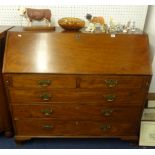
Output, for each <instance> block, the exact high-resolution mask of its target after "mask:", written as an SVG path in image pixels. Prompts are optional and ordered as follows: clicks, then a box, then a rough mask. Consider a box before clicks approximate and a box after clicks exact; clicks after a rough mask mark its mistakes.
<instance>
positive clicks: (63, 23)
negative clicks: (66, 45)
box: [58, 17, 85, 31]
mask: <svg viewBox="0 0 155 155" xmlns="http://www.w3.org/2000/svg"><path fill="white" fill-rule="evenodd" d="M58 24H59V25H60V27H62V28H63V29H64V30H76V31H78V30H80V29H81V28H83V27H84V26H85V21H84V20H82V19H80V18H74V17H65V18H61V19H59V20H58Z"/></svg>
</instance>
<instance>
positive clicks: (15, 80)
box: [11, 74, 76, 89]
mask: <svg viewBox="0 0 155 155" xmlns="http://www.w3.org/2000/svg"><path fill="white" fill-rule="evenodd" d="M11 85H12V87H16V88H31V89H32V88H76V78H75V77H74V76H70V75H62V76H60V75H50V74H49V75H45V74H44V75H42V74H37V75H36V74H18V75H16V74H15V75H12V76H11Z"/></svg>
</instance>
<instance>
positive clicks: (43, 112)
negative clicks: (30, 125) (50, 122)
mask: <svg viewBox="0 0 155 155" xmlns="http://www.w3.org/2000/svg"><path fill="white" fill-rule="evenodd" d="M41 112H42V114H43V115H45V116H50V115H51V114H52V112H53V111H52V109H44V110H42V111H41Z"/></svg>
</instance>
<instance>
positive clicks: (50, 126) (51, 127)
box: [42, 125, 53, 130]
mask: <svg viewBox="0 0 155 155" xmlns="http://www.w3.org/2000/svg"><path fill="white" fill-rule="evenodd" d="M42 128H43V129H45V130H49V129H53V125H43V126H42Z"/></svg>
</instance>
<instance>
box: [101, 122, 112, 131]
mask: <svg viewBox="0 0 155 155" xmlns="http://www.w3.org/2000/svg"><path fill="white" fill-rule="evenodd" d="M110 129H111V125H109V124H102V125H101V130H102V131H108V130H110Z"/></svg>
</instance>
